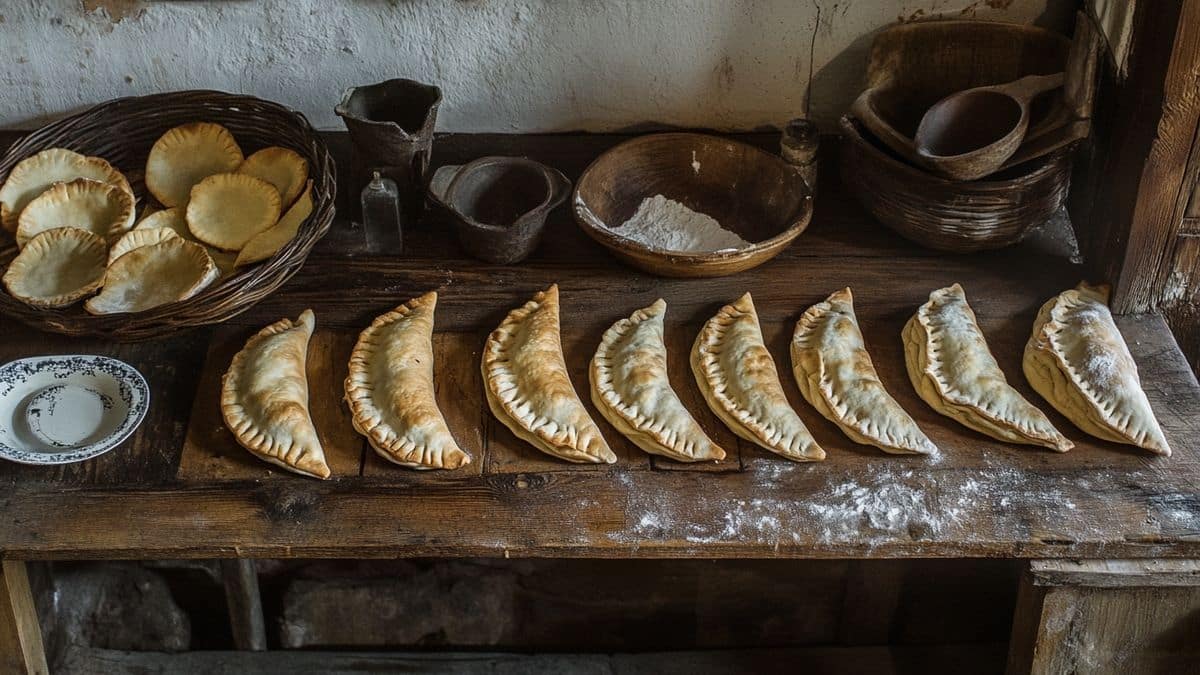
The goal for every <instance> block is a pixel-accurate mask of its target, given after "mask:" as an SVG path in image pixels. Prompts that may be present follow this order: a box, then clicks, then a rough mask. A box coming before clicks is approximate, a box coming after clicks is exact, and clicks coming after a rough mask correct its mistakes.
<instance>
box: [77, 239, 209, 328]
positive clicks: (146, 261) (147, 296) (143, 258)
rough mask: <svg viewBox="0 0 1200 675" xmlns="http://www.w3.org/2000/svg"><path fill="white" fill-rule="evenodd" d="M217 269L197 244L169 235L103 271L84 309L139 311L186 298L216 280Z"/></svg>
mask: <svg viewBox="0 0 1200 675" xmlns="http://www.w3.org/2000/svg"><path fill="white" fill-rule="evenodd" d="M219 274H220V272H219V271H218V270H217V266H216V265H215V264H214V263H213V261H212V258H210V257H208V253H206V252H205V251H204V247H203V246H200V245H199V244H196V243H193V242H190V241H186V240H184V238H183V237H170V238H168V239H165V240H163V241H160V242H159V243H157V244H150V245H148V246H142V247H140V248H135V249H133V250H132V251H129V252H128V253H126V254H124V255H122V256H121V257H119V258H117V259H116V260H114V261H113V262H112V264H111V265H109V266H108V269H107V270H106V271H105V272H104V288H103V289H102V290H101V291H100V295H97V296H96V297H94V298H92V299H91V300H88V301H87V303H86V304H85V305H84V309H86V310H87V311H89V312H91V313H92V314H122V313H125V312H141V311H145V310H147V309H152V308H154V307H158V306H160V305H165V304H167V303H171V302H178V301H181V300H187V299H188V298H190V297H192V296H194V295H196V294H197V293H199V292H200V291H203V290H204V289H205V288H208V286H209V284H211V283H212V282H214V281H216V280H217V277H218V276H219Z"/></svg>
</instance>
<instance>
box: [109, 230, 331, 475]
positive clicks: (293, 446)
mask: <svg viewBox="0 0 1200 675" xmlns="http://www.w3.org/2000/svg"><path fill="white" fill-rule="evenodd" d="M130 255H132V254H130ZM315 326H316V319H315V318H314V317H313V313H312V310H308V309H306V310H304V311H303V312H301V314H300V317H299V318H298V319H297V320H296V321H292V320H291V319H280V320H279V321H276V322H275V323H273V324H271V325H270V326H267V327H266V328H264V329H262V330H261V331H259V332H258V334H256V335H255V336H254V337H252V338H250V339H249V340H248V341H247V342H246V346H245V347H243V348H242V351H240V352H238V353H237V355H236V356H234V357H233V362H232V363H230V364H229V370H228V371H227V372H226V373H225V377H223V378H222V379H221V415H222V417H224V418H225V426H227V427H229V430H230V431H232V432H233V435H234V436H235V437H236V438H237V442H238V443H239V444H241V446H242V447H244V448H246V449H247V450H249V451H250V453H251V454H253V455H254V456H256V457H258V458H259V459H262V460H265V461H267V462H270V463H272V464H277V465H279V466H282V467H283V468H285V469H287V470H289V471H295V472H296V473H300V474H304V475H306V476H314V477H316V478H329V474H330V471H329V465H328V464H327V463H326V462H325V450H324V449H323V448H322V447H321V439H320V438H319V437H318V436H317V429H316V427H315V426H313V421H312V417H311V416H310V415H309V412H308V372H307V361H308V340H309V338H311V337H312V334H313V328H314V327H315Z"/></svg>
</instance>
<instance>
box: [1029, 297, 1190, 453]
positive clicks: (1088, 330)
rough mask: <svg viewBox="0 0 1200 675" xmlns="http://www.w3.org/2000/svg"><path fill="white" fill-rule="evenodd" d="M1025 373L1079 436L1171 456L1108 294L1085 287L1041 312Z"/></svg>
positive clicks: (1045, 305) (1054, 302) (1034, 327)
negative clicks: (1081, 431) (1089, 436)
mask: <svg viewBox="0 0 1200 675" xmlns="http://www.w3.org/2000/svg"><path fill="white" fill-rule="evenodd" d="M1022 367H1023V369H1024V371H1025V377H1026V378H1027V379H1028V380H1029V384H1030V385H1032V386H1033V388H1034V390H1036V391H1037V393H1039V394H1041V395H1042V397H1043V398H1045V399H1046V400H1047V401H1049V402H1050V405H1052V406H1054V407H1055V408H1056V409H1057V410H1058V411H1059V412H1061V413H1062V414H1063V415H1064V416H1065V417H1066V418H1067V419H1069V420H1071V421H1072V422H1074V423H1075V425H1076V426H1078V427H1079V428H1080V429H1082V430H1084V431H1086V432H1087V433H1089V434H1091V435H1093V436H1096V437H1097V438H1102V439H1105V440H1108V441H1113V442H1116V443H1128V444H1131V445H1136V446H1138V447H1139V448H1143V449H1145V450H1149V451H1150V452H1153V453H1155V454H1159V455H1166V456H1169V455H1170V454H1171V446H1169V445H1168V444H1167V439H1166V436H1165V435H1164V434H1163V431H1162V427H1160V426H1159V424H1158V420H1157V419H1155V417H1154V411H1153V410H1152V409H1151V408H1150V401H1149V400H1148V399H1147V398H1146V392H1144V391H1143V390H1142V383H1141V379H1140V378H1139V377H1138V371H1137V365H1136V364H1134V362H1133V356H1131V355H1130V353H1129V347H1128V346H1127V345H1126V344H1125V340H1124V338H1122V337H1121V331H1120V330H1118V329H1117V324H1116V323H1115V322H1113V318H1112V313H1111V312H1109V310H1108V287H1107V286H1090V285H1088V284H1086V283H1081V284H1079V286H1078V287H1076V288H1074V289H1072V290H1069V291H1063V292H1062V293H1060V294H1059V295H1058V296H1056V297H1054V298H1051V299H1050V300H1049V301H1047V302H1046V304H1044V305H1042V308H1041V311H1039V312H1038V316H1037V319H1036V320H1035V321H1034V324H1033V334H1032V335H1031V336H1030V338H1029V342H1028V343H1026V345H1025V358H1024V360H1023V363H1022Z"/></svg>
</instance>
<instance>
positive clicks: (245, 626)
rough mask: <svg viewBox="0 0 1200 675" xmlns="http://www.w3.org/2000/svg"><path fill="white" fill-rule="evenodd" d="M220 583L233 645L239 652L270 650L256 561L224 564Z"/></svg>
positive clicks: (244, 559)
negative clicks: (241, 650)
mask: <svg viewBox="0 0 1200 675" xmlns="http://www.w3.org/2000/svg"><path fill="white" fill-rule="evenodd" d="M221 582H222V585H223V586H224V587H225V603H226V605H227V606H228V609H229V624H230V627H231V628H232V632H233V645H234V646H235V647H237V648H238V649H243V650H248V651H255V652H261V651H263V650H265V649H266V648H267V627H266V622H265V621H264V620H263V608H262V596H261V595H259V591H258V570H257V569H256V568H255V566H254V561H253V560H247V559H246V558H234V559H226V560H222V561H221Z"/></svg>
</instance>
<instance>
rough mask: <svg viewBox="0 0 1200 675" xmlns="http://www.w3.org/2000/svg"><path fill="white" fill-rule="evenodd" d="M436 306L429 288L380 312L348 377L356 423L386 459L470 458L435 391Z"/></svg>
mask: <svg viewBox="0 0 1200 675" xmlns="http://www.w3.org/2000/svg"><path fill="white" fill-rule="evenodd" d="M436 307H437V293H426V294H425V295H422V296H421V297H419V298H413V299H412V300H409V301H408V302H406V303H404V304H403V305H400V306H399V307H397V308H396V309H394V310H392V311H390V312H388V313H387V314H384V315H382V316H380V317H378V318H376V319H375V320H374V321H373V322H371V325H370V326H368V327H367V329H366V330H364V331H363V332H362V333H361V334H359V336H358V343H357V344H355V345H354V351H352V352H351V353H350V374H349V375H348V376H347V377H346V402H347V403H349V404H350V412H351V413H353V420H354V428H355V429H356V430H357V431H358V433H360V434H362V435H364V436H366V437H367V440H368V441H370V443H371V447H372V448H374V449H375V452H377V453H379V455H380V456H382V457H383V458H384V459H386V460H388V461H390V462H395V463H396V464H399V465H401V466H407V467H409V468H413V469H457V468H458V467H460V466H464V465H466V464H470V463H471V457H470V456H469V455H467V453H465V452H463V451H462V449H461V448H459V447H458V444H457V443H455V442H454V436H452V435H451V434H450V429H449V427H447V426H446V419H445V418H444V417H443V416H442V412H441V410H439V409H438V405H437V398H436V397H435V396H434V385H433V312H434V309H435V308H436Z"/></svg>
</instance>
